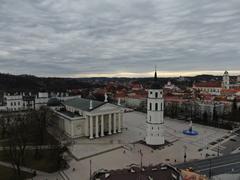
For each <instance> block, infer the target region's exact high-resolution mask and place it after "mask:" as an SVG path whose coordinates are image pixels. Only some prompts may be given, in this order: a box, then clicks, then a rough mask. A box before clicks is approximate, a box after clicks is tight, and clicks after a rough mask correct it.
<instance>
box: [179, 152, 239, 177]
mask: <svg viewBox="0 0 240 180" xmlns="http://www.w3.org/2000/svg"><path fill="white" fill-rule="evenodd" d="M176 167H178V168H180V169H182V168H188V167H192V168H193V169H194V170H195V171H198V172H200V173H201V174H205V175H206V176H215V175H219V174H224V173H240V153H236V154H229V155H225V156H220V157H215V158H211V159H204V160H200V161H194V162H186V163H183V164H178V165H176Z"/></svg>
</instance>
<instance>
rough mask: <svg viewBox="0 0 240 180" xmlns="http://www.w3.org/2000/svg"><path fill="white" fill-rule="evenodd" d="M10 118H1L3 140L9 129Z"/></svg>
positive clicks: (0, 128) (0, 125)
mask: <svg viewBox="0 0 240 180" xmlns="http://www.w3.org/2000/svg"><path fill="white" fill-rule="evenodd" d="M9 122H10V117H9V116H1V117H0V132H1V138H2V139H4V138H5V136H6V134H7V129H8V126H9Z"/></svg>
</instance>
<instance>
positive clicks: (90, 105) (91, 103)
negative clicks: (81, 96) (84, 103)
mask: <svg viewBox="0 0 240 180" xmlns="http://www.w3.org/2000/svg"><path fill="white" fill-rule="evenodd" d="M89 109H93V102H92V100H90V104H89Z"/></svg>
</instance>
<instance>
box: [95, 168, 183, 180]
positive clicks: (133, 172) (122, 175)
mask: <svg viewBox="0 0 240 180" xmlns="http://www.w3.org/2000/svg"><path fill="white" fill-rule="evenodd" d="M140 177H141V178H140ZM160 177H161V180H170V179H175V180H177V179H180V177H181V175H180V172H179V171H178V170H177V169H176V168H174V167H171V166H168V165H157V166H148V167H143V168H142V169H140V168H139V167H130V168H128V169H122V170H112V171H107V172H102V173H101V172H99V173H98V174H96V175H95V177H94V178H93V179H94V180H105V179H107V180H123V179H124V180H138V179H141V180H149V179H151V180H158V179H159V178H160Z"/></svg>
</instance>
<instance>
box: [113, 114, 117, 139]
mask: <svg viewBox="0 0 240 180" xmlns="http://www.w3.org/2000/svg"><path fill="white" fill-rule="evenodd" d="M116 117H117V114H116V113H114V114H113V133H114V134H115V133H117V131H116V129H117V127H116V125H117V122H116Z"/></svg>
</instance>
